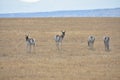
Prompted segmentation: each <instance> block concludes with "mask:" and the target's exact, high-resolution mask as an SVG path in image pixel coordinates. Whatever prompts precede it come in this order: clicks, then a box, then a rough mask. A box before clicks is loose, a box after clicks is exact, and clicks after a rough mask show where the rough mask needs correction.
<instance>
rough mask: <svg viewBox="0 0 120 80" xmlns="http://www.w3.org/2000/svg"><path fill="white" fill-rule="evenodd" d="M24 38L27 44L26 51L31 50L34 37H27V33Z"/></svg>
mask: <svg viewBox="0 0 120 80" xmlns="http://www.w3.org/2000/svg"><path fill="white" fill-rule="evenodd" d="M25 39H26V44H27V52H31V47H32V46H33V48H34V49H35V45H36V44H35V39H33V38H29V36H28V35H26V36H25Z"/></svg>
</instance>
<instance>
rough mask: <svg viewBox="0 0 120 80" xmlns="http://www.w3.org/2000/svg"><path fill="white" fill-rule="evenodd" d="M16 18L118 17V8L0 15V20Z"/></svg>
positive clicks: (119, 14)
mask: <svg viewBox="0 0 120 80" xmlns="http://www.w3.org/2000/svg"><path fill="white" fill-rule="evenodd" d="M17 17H18V18H20V17H120V8H115V9H95V10H71V11H53V12H36V13H9V14H0V18H17Z"/></svg>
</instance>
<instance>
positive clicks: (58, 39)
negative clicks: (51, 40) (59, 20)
mask: <svg viewBox="0 0 120 80" xmlns="http://www.w3.org/2000/svg"><path fill="white" fill-rule="evenodd" d="M61 32H62V34H61V35H56V36H55V41H56V46H57V48H58V50H59V49H60V48H61V46H62V40H63V38H64V36H65V31H61Z"/></svg>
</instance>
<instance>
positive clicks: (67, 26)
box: [0, 18, 120, 80]
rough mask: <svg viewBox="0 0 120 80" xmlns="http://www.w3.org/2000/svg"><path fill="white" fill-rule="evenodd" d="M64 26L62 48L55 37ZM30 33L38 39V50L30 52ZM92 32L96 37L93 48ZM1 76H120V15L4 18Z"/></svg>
mask: <svg viewBox="0 0 120 80" xmlns="http://www.w3.org/2000/svg"><path fill="white" fill-rule="evenodd" d="M61 30H66V36H65V39H64V41H63V46H62V48H63V49H62V50H61V51H59V50H57V49H56V46H55V42H54V40H53V37H54V36H55V35H56V34H61V33H60V31H61ZM26 34H30V35H31V37H34V38H35V39H36V42H37V45H36V51H35V52H32V53H27V52H26V49H25V48H26V45H25V35H26ZM89 35H94V36H95V37H96V41H95V45H94V49H93V50H90V49H89V48H88V47H87V37H88V36H89ZM104 35H109V36H110V37H111V41H110V43H111V44H110V48H111V50H110V51H105V50H104V44H103V40H102V39H103V36H104ZM0 80H120V18H34V19H33V18H29V19H26V18H25V19H24V18H22V19H17V18H16V19H0Z"/></svg>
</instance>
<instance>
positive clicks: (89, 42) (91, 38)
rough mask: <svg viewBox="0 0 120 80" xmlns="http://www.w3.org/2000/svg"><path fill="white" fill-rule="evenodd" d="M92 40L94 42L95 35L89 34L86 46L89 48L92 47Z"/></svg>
mask: <svg viewBox="0 0 120 80" xmlns="http://www.w3.org/2000/svg"><path fill="white" fill-rule="evenodd" d="M94 42H95V37H94V36H89V37H88V46H89V48H93V45H94Z"/></svg>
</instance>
